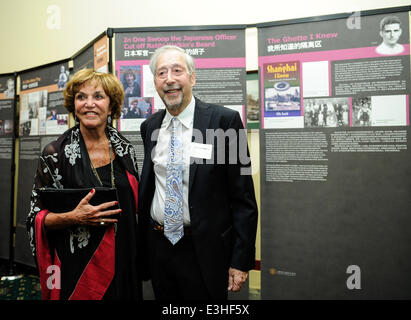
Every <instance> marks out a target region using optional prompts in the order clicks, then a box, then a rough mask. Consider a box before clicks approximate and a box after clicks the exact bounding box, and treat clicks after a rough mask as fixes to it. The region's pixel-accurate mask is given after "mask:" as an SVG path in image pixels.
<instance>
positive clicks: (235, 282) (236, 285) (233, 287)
mask: <svg viewBox="0 0 411 320" xmlns="http://www.w3.org/2000/svg"><path fill="white" fill-rule="evenodd" d="M247 277H248V272H244V271H241V270H237V269H234V268H230V269H229V270H228V290H229V291H233V292H237V291H240V290H241V287H242V286H243V284H244V282H245V281H246V280H247Z"/></svg>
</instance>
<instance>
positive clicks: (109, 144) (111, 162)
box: [90, 141, 116, 189]
mask: <svg viewBox="0 0 411 320" xmlns="http://www.w3.org/2000/svg"><path fill="white" fill-rule="evenodd" d="M108 147H109V152H110V167H111V187H112V188H113V189H114V188H115V187H116V186H115V183H114V168H113V157H112V148H111V143H110V141H109V142H108ZM90 165H91V170H93V173H94V175H95V176H96V177H97V179H98V181H99V182H100V185H101V186H102V187H103V182H102V181H101V179H100V176H99V175H98V172H97V170H96V168H94V166H93V163H92V162H91V160H90Z"/></svg>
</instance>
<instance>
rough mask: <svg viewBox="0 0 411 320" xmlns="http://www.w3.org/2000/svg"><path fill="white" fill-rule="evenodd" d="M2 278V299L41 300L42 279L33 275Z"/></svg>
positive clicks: (0, 291)
mask: <svg viewBox="0 0 411 320" xmlns="http://www.w3.org/2000/svg"><path fill="white" fill-rule="evenodd" d="M4 278H5V277H2V279H1V280H0V300H41V293H40V281H39V278H38V277H36V276H33V275H22V276H21V278H18V279H14V280H7V279H4Z"/></svg>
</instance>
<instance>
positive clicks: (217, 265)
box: [139, 98, 258, 299]
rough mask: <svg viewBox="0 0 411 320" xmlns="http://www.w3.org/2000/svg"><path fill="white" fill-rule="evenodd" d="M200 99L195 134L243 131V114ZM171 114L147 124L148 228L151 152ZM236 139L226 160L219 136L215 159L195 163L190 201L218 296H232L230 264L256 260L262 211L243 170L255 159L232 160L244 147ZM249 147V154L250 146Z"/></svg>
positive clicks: (144, 217) (144, 213) (203, 262)
mask: <svg viewBox="0 0 411 320" xmlns="http://www.w3.org/2000/svg"><path fill="white" fill-rule="evenodd" d="M195 100H196V101H195V112H194V122H193V132H194V130H195V129H198V130H200V131H201V133H202V137H203V141H201V143H206V131H207V129H214V130H216V129H222V130H223V131H224V132H226V130H227V129H234V130H235V131H237V133H238V132H239V131H242V130H240V129H243V124H242V121H241V118H240V116H239V114H238V112H236V111H233V110H230V109H228V108H224V107H221V106H217V105H213V104H207V103H204V102H202V101H200V100H199V99H197V98H196V99H195ZM165 113H166V112H165V110H161V111H158V112H157V113H155V114H153V115H152V116H151V117H150V118H148V119H147V120H146V121H144V122H143V123H142V125H141V136H142V139H143V142H144V163H143V168H142V174H141V179H140V184H139V221H141V223H143V228H144V229H145V230H148V229H147V228H148V227H149V226H145V227H144V224H149V223H150V222H149V217H150V207H151V202H152V200H153V196H154V190H155V178H154V168H153V161H152V159H151V154H152V150H153V148H154V146H155V145H156V143H157V137H156V135H157V136H158V131H159V128H160V127H161V123H162V121H163V118H164V116H165ZM231 131H233V130H231ZM153 133H154V135H153ZM241 133H242V134H239V135H238V140H239V139H243V142H244V143H247V137H246V134H245V132H244V131H243V132H241ZM152 135H153V136H152ZM229 140H230V141H229ZM235 140H237V139H228V138H227V139H226V141H225V144H224V146H223V149H224V150H223V152H225V156H226V157H225V163H223V164H218V163H217V160H216V159H217V155H216V152H217V140H216V138H214V139H213V144H214V146H213V156H212V157H213V158H214V163H213V164H209V163H206V160H204V159H201V160H200V159H197V158H196V159H195V160H196V161H195V162H194V163H193V164H191V165H190V175H189V194H188V202H189V210H190V219H191V229H192V238H193V243H194V247H195V251H196V254H197V258H198V261H199V264H200V268H201V272H202V274H203V278H204V280H205V283H206V285H207V287H208V290H209V291H210V294H211V296H212V297H214V298H216V299H225V298H226V295H227V286H228V269H229V267H233V268H236V269H239V270H242V271H248V270H251V269H253V268H254V264H255V238H256V229H257V216H258V209H257V204H256V200H255V194H254V186H253V181H252V177H251V175H241V174H240V168H241V167H247V166H248V167H250V166H251V162H249V163H248V164H246V165H243V164H241V163H240V160H239V158H238V155H237V159H236V160H237V161H235V162H236V163H234V164H228V163H229V155H228V148H229V147H233V146H234V145H235V144H237V150H238V144H239V143H238V141H235ZM193 141H195V142H200V141H199V140H198V137H196V138H195V140H194V134H193ZM246 150H247V155H248V148H247V149H246ZM220 152H221V151H220ZM208 161H209V162H210V161H211V160H208ZM199 162H200V163H199ZM243 162H245V161H244V160H243ZM249 171H250V172H251V170H249ZM148 250H150V244H148Z"/></svg>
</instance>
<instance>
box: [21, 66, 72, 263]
mask: <svg viewBox="0 0 411 320" xmlns="http://www.w3.org/2000/svg"><path fill="white" fill-rule="evenodd" d="M68 79H69V71H68V61H61V62H56V63H52V64H49V65H46V66H42V67H37V68H34V69H31V70H27V71H23V72H21V73H20V110H19V170H18V193H17V208H16V244H15V261H16V262H20V263H23V264H26V265H34V259H33V257H32V255H31V251H30V246H29V238H28V235H27V231H26V218H27V215H28V213H29V211H30V196H31V192H32V187H33V183H34V174H35V171H36V168H37V164H38V159H39V156H40V154H41V152H42V150H43V148H44V147H45V146H46V145H47V144H48V143H49V142H51V141H53V140H55V139H56V138H57V137H58V136H59V135H61V134H62V133H63V132H65V131H66V130H67V129H68V128H69V115H68V111H67V110H66V109H65V108H64V106H63V103H64V99H63V89H64V88H65V85H66V83H67V81H68Z"/></svg>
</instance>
